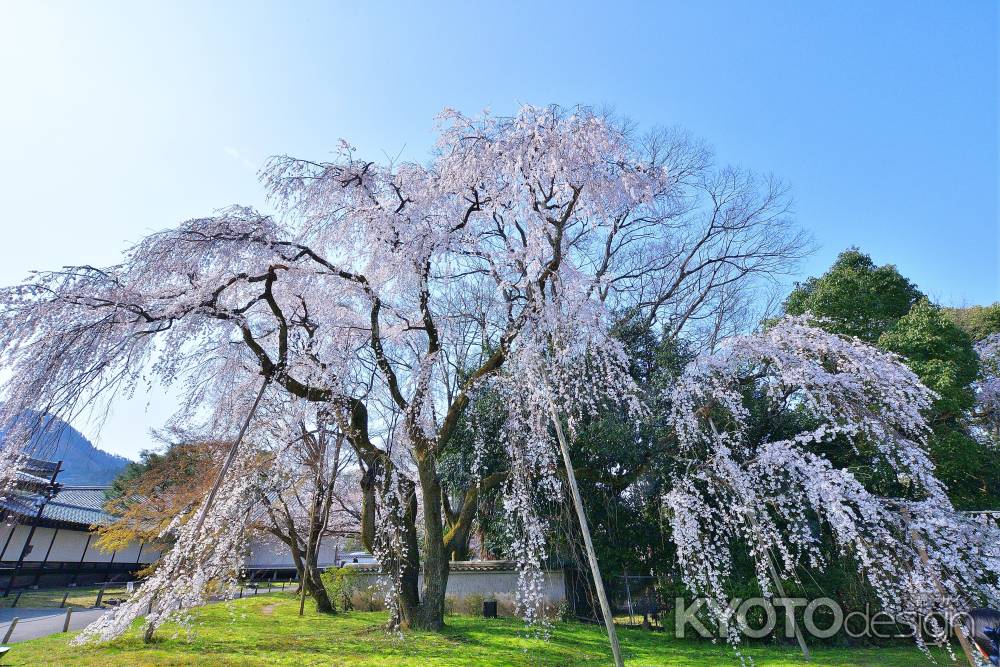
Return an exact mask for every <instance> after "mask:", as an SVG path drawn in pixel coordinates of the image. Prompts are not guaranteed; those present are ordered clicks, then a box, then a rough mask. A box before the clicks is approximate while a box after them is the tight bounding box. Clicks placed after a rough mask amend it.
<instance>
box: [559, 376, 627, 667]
mask: <svg viewBox="0 0 1000 667" xmlns="http://www.w3.org/2000/svg"><path fill="white" fill-rule="evenodd" d="M545 391H546V393H547V394H548V399H549V412H550V414H551V417H552V425H553V426H554V427H555V430H556V439H557V440H558V441H559V449H560V451H561V452H562V458H563V464H564V465H565V466H566V483H567V485H568V486H569V489H570V494H571V495H572V497H573V507H575V508H576V516H577V519H579V521H580V532H581V533H582V534H583V544H584V546H585V547H586V549H587V560H588V561H589V562H590V573H591V574H592V575H593V577H594V588H595V589H596V590H597V599H598V600H599V601H600V603H601V614H602V615H603V616H604V627H606V628H607V630H608V641H609V642H610V643H611V655H612V656H613V657H614V661H615V667H623V665H624V663H623V662H622V652H621V647H620V646H619V645H618V633H617V632H615V618H614V616H612V615H611V605H609V604H608V596H607V594H606V593H605V592H604V581H603V580H602V579H601V568H600V566H599V565H598V563H597V552H596V551H594V542H593V540H591V539H590V528H589V526H588V525H587V513H586V511H585V510H584V509H583V499H582V498H581V497H580V489H579V487H578V486H577V484H576V475H575V474H574V473H573V461H572V459H571V458H570V452H569V443H568V442H567V441H566V436H565V435H564V434H563V429H562V422H560V421H559V413H558V411H557V410H556V404H555V402H554V401H553V400H552V395H551V394H550V393H549V389H548V386H546V387H545Z"/></svg>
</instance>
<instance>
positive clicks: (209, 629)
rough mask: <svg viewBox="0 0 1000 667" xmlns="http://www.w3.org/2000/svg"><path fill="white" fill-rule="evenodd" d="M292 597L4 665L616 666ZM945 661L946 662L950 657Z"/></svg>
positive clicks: (631, 652)
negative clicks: (323, 610)
mask: <svg viewBox="0 0 1000 667" xmlns="http://www.w3.org/2000/svg"><path fill="white" fill-rule="evenodd" d="M297 612H298V604H297V602H296V600H295V599H294V598H293V597H292V595H290V594H270V595H261V596H259V597H255V598H248V599H244V600H239V601H237V602H234V603H232V604H231V605H230V604H213V605H208V606H206V607H203V608H201V609H199V610H197V611H196V612H195V615H196V617H197V619H198V620H197V623H196V626H195V627H194V629H193V632H192V633H191V635H190V637H189V636H188V633H187V632H186V631H184V630H182V629H179V628H177V627H169V626H168V627H164V628H162V629H161V630H160V631H159V632H158V636H157V638H156V639H155V640H154V641H153V642H152V643H150V644H143V643H142V641H141V640H140V639H139V637H138V634H137V632H136V631H135V630H133V631H132V632H131V633H130V634H129V635H128V636H126V637H124V638H122V639H119V640H117V641H115V642H112V643H110V644H106V645H98V646H86V647H83V648H79V647H73V646H69V644H68V642H69V635H53V636H50V637H46V638H44V639H36V640H33V641H29V642H24V643H21V644H16V645H15V646H14V647H13V649H12V650H11V652H10V654H9V655H8V657H7V658H6V659H5V661H4V665H31V666H33V667H34V666H39V665H60V666H61V665H93V666H100V667H110V666H112V665H129V666H130V667H133V666H134V667H140V666H147V665H232V666H236V665H239V666H240V667H247V666H252V665H332V666H344V665H351V666H360V665H372V666H389V665H392V666H394V667H395V666H405V667H437V666H443V665H449V666H451V665H454V666H463V667H466V666H467V667H472V666H476V667H480V666H485V667H496V666H499V665H547V666H555V665H568V666H571V667H586V666H589V665H595V666H596V665H601V666H602V667H603V666H605V665H608V664H609V663H610V653H609V651H608V649H607V642H606V640H605V638H604V634H603V633H602V632H601V629H600V628H598V627H596V626H589V625H582V624H578V623H557V624H556V625H555V629H554V631H553V634H552V638H551V639H550V640H549V641H544V640H541V639H536V638H533V637H527V636H525V632H524V626H523V624H522V623H520V622H518V621H516V620H510V619H499V620H485V619H481V618H473V617H468V616H450V617H448V627H447V629H446V630H445V631H444V632H443V633H441V634H434V633H426V632H411V633H407V635H406V636H405V638H403V639H399V638H398V637H396V636H390V635H387V634H386V633H385V632H384V630H383V629H382V623H384V621H385V614H381V613H371V612H350V613H347V614H339V615H337V616H332V617H329V616H320V615H317V614H315V613H313V612H310V611H309V610H308V609H307V611H306V615H305V616H304V617H303V618H299V617H298V615H297ZM620 632H621V635H620V637H621V643H622V647H623V650H624V651H625V655H626V664H628V665H630V666H632V667H638V666H645V665H650V666H653V665H656V666H659V665H689V666H694V667H699V666H705V665H731V664H738V663H739V661H738V660H737V659H736V657H735V654H734V653H733V651H732V650H731V649H730V648H728V647H726V646H721V645H713V644H711V643H707V642H693V641H679V640H675V639H671V638H669V637H667V636H665V635H664V634H663V633H649V632H642V631H641V630H621V631H620ZM746 654H747V655H749V656H752V657H753V659H754V661H755V662H756V663H757V664H758V665H762V666H764V665H766V666H770V667H778V666H786V665H807V664H811V665H824V666H830V667H849V666H850V667H857V666H871V667H875V666H876V665H878V666H879V667H904V666H905V667H913V666H916V665H930V664H931V663H929V662H928V661H927V660H926V659H925V658H924V657H923V656H922V655H921V654H920V653H919V652H918V651H917V650H916V649H915V648H907V647H898V648H891V649H823V648H817V649H816V650H815V651H814V656H813V662H811V663H806V662H804V661H803V660H802V659H801V656H800V655H799V654H798V653H797V651H796V650H795V649H794V648H791V647H788V648H785V647H753V648H748V649H746ZM936 657H937V658H938V664H945V663H947V662H948V658H947V656H945V655H944V654H943V653H941V654H939V655H937V656H936Z"/></svg>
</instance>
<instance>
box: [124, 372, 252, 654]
mask: <svg viewBox="0 0 1000 667" xmlns="http://www.w3.org/2000/svg"><path fill="white" fill-rule="evenodd" d="M268 382H269V378H264V381H263V382H262V383H261V385H260V391H259V392H257V398H255V399H254V402H253V405H252V406H251V407H250V412H248V413H247V418H246V420H245V421H244V422H243V426H241V427H240V432H239V434H238V435H237V436H236V440H234V441H233V444H232V446H231V447H230V448H229V453H227V454H226V460H225V462H224V463H223V464H222V469H221V470H219V474H218V476H217V477H216V478H215V483H213V484H212V489H211V491H209V492H208V497H207V498H205V504H204V505H202V507H201V512H200V513H199V514H198V519H197V522H196V523H195V525H194V534H195V537H197V536H198V535H200V534H201V528H202V526H203V525H205V517H207V516H208V510H210V509H211V508H212V504H213V503H215V496H216V495H217V494H218V493H219V487H220V486H222V480H223V479H224V478H225V477H226V473H228V472H229V468H230V467H231V466H232V465H233V461H234V460H236V452H237V450H239V448H240V443H242V442H243V438H244V436H246V433H247V429H248V428H250V422H251V421H252V420H253V416H254V415H255V414H256V413H257V407H258V406H259V405H260V399H262V398H263V397H264V390H265V389H267V384H268ZM152 612H153V601H152V600H151V601H150V603H149V613H152ZM155 630H156V628H155V627H154V626H153V625H152V624H148V625H147V626H146V630H145V632H143V635H142V640H143V641H144V642H146V643H149V642H150V641H151V640H152V638H153V632H154V631H155Z"/></svg>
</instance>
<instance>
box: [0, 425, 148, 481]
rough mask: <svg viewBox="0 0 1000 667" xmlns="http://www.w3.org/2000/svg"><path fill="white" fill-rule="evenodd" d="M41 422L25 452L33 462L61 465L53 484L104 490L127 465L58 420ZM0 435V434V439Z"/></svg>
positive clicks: (126, 462) (121, 457) (119, 457)
mask: <svg viewBox="0 0 1000 667" xmlns="http://www.w3.org/2000/svg"><path fill="white" fill-rule="evenodd" d="M42 419H43V422H44V426H43V428H42V430H41V432H40V433H38V434H37V435H35V437H34V438H32V442H31V445H30V446H29V448H28V451H30V452H31V453H32V456H35V457H37V458H41V459H47V460H49V461H62V462H63V465H62V471H61V472H60V473H59V476H58V477H57V478H56V479H57V481H59V482H61V483H63V484H69V485H73V486H104V485H106V484H110V483H111V480H113V479H114V478H115V477H117V476H118V473H119V472H121V469H122V468H124V467H125V466H126V465H127V464H128V462H129V460H128V459H127V458H125V457H124V456H118V455H116V454H110V453H108V452H105V451H101V450H100V449H98V448H97V447H95V446H94V445H93V443H91V442H90V440H87V438H85V437H84V436H83V434H82V433H80V432H79V431H77V430H76V429H75V428H73V427H72V426H70V425H69V424H67V423H66V422H64V421H62V420H61V419H56V418H55V417H52V416H50V415H46V416H45V417H43V418H42ZM3 434H4V432H3V430H0V438H3Z"/></svg>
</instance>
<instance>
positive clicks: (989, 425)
mask: <svg viewBox="0 0 1000 667" xmlns="http://www.w3.org/2000/svg"><path fill="white" fill-rule="evenodd" d="M976 353H977V354H978V355H979V373H980V378H979V380H978V381H977V382H976V383H975V391H976V413H977V417H978V418H979V420H980V425H981V426H982V428H983V430H984V432H985V435H986V437H987V438H988V439H989V440H990V441H991V442H992V443H993V444H994V446H995V447H1000V333H997V334H992V335H990V336H988V337H987V338H985V339H984V340H982V341H980V342H978V343H976Z"/></svg>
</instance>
